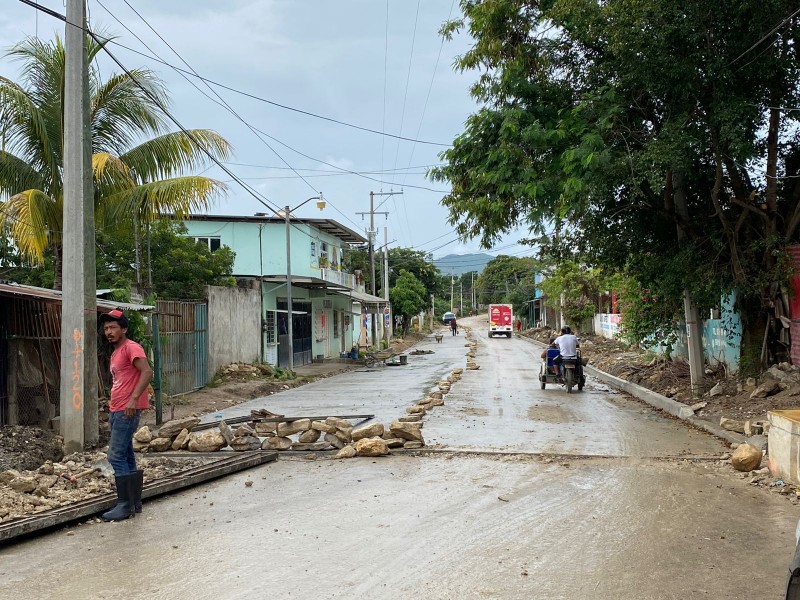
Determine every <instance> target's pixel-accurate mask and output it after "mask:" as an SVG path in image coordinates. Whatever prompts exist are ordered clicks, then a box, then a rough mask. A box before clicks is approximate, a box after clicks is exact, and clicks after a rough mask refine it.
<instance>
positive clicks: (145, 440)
mask: <svg viewBox="0 0 800 600" xmlns="http://www.w3.org/2000/svg"><path fill="white" fill-rule="evenodd" d="M133 439H134V440H136V441H137V442H141V443H142V444H149V443H150V442H151V441H152V440H153V434H152V433H151V432H150V428H149V427H148V426H147V425H145V426H144V427H140V428H139V429H138V430H137V431H136V433H134V434H133Z"/></svg>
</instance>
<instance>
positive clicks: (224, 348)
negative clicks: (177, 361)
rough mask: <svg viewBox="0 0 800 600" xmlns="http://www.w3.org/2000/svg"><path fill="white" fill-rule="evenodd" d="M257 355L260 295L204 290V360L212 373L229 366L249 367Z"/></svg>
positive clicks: (223, 289) (212, 288) (224, 289)
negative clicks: (206, 333) (206, 354)
mask: <svg viewBox="0 0 800 600" xmlns="http://www.w3.org/2000/svg"><path fill="white" fill-rule="evenodd" d="M260 351H261V294H260V293H259V291H258V290H254V289H245V288H240V287H217V286H209V288H208V358H209V368H210V371H211V372H212V373H214V372H216V371H217V369H219V367H221V366H223V365H227V364H230V363H232V362H247V363H253V362H257V361H258V356H259V352H260Z"/></svg>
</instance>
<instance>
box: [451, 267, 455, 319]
mask: <svg viewBox="0 0 800 600" xmlns="http://www.w3.org/2000/svg"><path fill="white" fill-rule="evenodd" d="M454 285H455V279H454V277H453V274H452V273H450V312H453V308H455V307H454V306H453V304H454V303H453V295H454V291H453V289H454V288H453V286H454Z"/></svg>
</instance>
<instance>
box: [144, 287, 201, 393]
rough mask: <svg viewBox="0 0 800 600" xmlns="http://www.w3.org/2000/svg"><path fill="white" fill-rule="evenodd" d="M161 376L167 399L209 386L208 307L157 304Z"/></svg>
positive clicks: (164, 302) (161, 301)
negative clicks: (207, 384)
mask: <svg viewBox="0 0 800 600" xmlns="http://www.w3.org/2000/svg"><path fill="white" fill-rule="evenodd" d="M156 311H157V312H158V315H159V338H160V341H161V372H162V377H163V382H162V385H163V389H164V393H165V394H166V395H167V396H175V395H177V394H185V393H186V392H191V391H192V390H196V389H198V388H201V387H203V386H205V385H206V383H207V382H208V376H209V374H208V305H207V304H206V303H205V302H184V301H178V300H158V301H157V303H156Z"/></svg>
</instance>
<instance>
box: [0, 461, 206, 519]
mask: <svg viewBox="0 0 800 600" xmlns="http://www.w3.org/2000/svg"><path fill="white" fill-rule="evenodd" d="M103 458H106V455H105V454H103V453H102V452H97V453H93V452H77V453H75V454H70V455H68V456H65V457H64V458H62V459H61V460H60V461H57V462H53V461H49V460H48V461H46V462H45V463H44V464H42V465H41V466H39V467H38V468H37V469H31V470H16V469H8V470H5V471H1V472H0V523H5V522H8V521H11V520H13V519H17V518H20V517H25V516H28V515H32V514H36V513H39V512H42V511H45V510H49V509H52V508H59V507H62V506H68V505H70V504H73V503H75V502H79V501H81V500H86V499H87V498H92V497H95V496H100V495H102V494H107V493H110V492H112V491H113V489H114V486H113V483H112V480H111V479H108V478H105V477H102V476H101V474H100V473H99V472H97V471H96V470H95V469H94V468H93V465H94V463H95V462H96V461H98V460H101V459H103ZM198 464H199V462H197V461H193V460H186V459H181V460H180V461H172V460H170V459H167V458H144V459H141V460H140V461H139V467H140V468H142V469H144V479H145V481H151V480H153V479H159V478H161V477H165V476H167V475H171V474H173V473H177V472H178V471H183V470H185V469H189V468H192V467H195V466H197V465H198Z"/></svg>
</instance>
